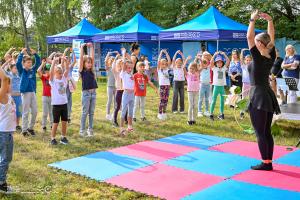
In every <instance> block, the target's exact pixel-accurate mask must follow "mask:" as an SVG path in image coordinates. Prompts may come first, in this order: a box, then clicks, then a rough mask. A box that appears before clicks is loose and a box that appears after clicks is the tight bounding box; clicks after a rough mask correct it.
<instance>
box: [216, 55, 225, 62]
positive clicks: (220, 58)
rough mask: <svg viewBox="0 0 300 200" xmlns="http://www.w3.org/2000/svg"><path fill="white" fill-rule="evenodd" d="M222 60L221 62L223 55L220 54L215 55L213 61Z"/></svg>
mask: <svg viewBox="0 0 300 200" xmlns="http://www.w3.org/2000/svg"><path fill="white" fill-rule="evenodd" d="M220 60H221V61H222V62H224V60H223V57H222V56H221V55H217V56H216V57H215V63H216V62H218V61H220Z"/></svg>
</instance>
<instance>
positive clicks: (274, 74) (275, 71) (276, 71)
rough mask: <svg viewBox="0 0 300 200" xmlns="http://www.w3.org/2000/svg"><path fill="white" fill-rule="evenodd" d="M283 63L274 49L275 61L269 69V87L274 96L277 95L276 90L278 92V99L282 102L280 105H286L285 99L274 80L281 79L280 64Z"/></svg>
mask: <svg viewBox="0 0 300 200" xmlns="http://www.w3.org/2000/svg"><path fill="white" fill-rule="evenodd" d="M282 62H283V58H281V57H280V54H279V51H278V49H276V59H275V62H274V64H273V67H272V69H271V86H272V89H273V91H274V93H275V94H277V89H278V90H279V94H280V99H281V100H282V103H281V104H282V105H284V104H286V98H285V97H284V93H283V90H282V89H281V88H277V82H276V78H282V68H281V64H282Z"/></svg>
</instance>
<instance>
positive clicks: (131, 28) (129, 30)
mask: <svg viewBox="0 0 300 200" xmlns="http://www.w3.org/2000/svg"><path fill="white" fill-rule="evenodd" d="M160 30H162V28H161V27H159V26H157V25H156V24H154V23H152V22H150V21H149V20H148V19H146V18H145V17H143V15H141V13H137V14H136V15H135V16H134V17H133V18H131V19H130V20H129V21H127V22H125V23H124V24H122V25H120V26H118V27H115V28H112V29H110V30H107V31H104V32H102V33H100V34H97V35H95V36H94V37H93V41H94V42H137V41H157V40H158V34H159V31H160Z"/></svg>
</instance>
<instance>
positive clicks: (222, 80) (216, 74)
mask: <svg viewBox="0 0 300 200" xmlns="http://www.w3.org/2000/svg"><path fill="white" fill-rule="evenodd" d="M212 71H213V85H215V86H225V85H226V73H225V72H226V68H225V67H222V68H219V67H214V68H213V69H212Z"/></svg>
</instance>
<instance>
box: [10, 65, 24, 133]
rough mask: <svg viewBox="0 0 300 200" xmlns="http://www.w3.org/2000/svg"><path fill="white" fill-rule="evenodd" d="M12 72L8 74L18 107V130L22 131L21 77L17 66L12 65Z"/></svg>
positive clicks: (13, 96) (12, 94) (12, 95)
mask: <svg viewBox="0 0 300 200" xmlns="http://www.w3.org/2000/svg"><path fill="white" fill-rule="evenodd" d="M9 68H10V72H8V76H9V77H10V79H11V97H12V98H13V100H14V102H15V105H16V117H17V118H16V119H17V121H16V123H17V126H16V130H17V131H21V130H22V128H21V126H20V119H21V117H22V98H21V93H20V83H21V77H20V76H19V74H18V70H17V67H16V65H15V64H10V67H9Z"/></svg>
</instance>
